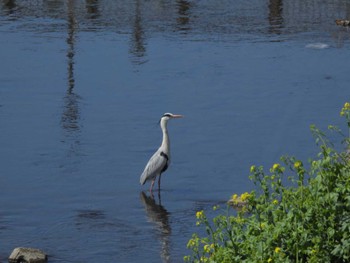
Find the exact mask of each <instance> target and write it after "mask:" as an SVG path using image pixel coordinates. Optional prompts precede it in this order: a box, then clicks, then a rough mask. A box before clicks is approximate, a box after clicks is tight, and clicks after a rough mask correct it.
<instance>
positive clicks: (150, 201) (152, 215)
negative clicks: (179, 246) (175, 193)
mask: <svg viewBox="0 0 350 263" xmlns="http://www.w3.org/2000/svg"><path fill="white" fill-rule="evenodd" d="M158 199H159V202H158V204H157V203H156V201H155V199H154V197H153V195H152V194H151V195H150V196H147V195H146V194H145V193H144V192H141V193H140V200H141V202H142V203H143V205H144V206H145V211H146V216H147V219H148V221H149V222H151V223H153V224H154V226H155V229H156V231H157V233H158V235H157V236H158V237H159V241H160V244H161V251H160V256H161V258H162V261H163V262H171V260H170V247H171V246H170V235H171V227H170V224H169V215H170V213H169V212H168V211H167V210H166V209H165V208H164V207H163V206H162V205H161V199H160V195H158Z"/></svg>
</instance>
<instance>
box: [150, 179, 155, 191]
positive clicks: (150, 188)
mask: <svg viewBox="0 0 350 263" xmlns="http://www.w3.org/2000/svg"><path fill="white" fill-rule="evenodd" d="M155 181H156V179H155V178H154V179H153V180H152V183H151V187H150V188H149V191H150V192H151V193H152V189H153V185H154V182H155Z"/></svg>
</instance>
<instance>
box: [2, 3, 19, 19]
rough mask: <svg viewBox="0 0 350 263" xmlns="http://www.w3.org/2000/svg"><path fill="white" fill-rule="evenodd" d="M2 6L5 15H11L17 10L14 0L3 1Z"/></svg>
mask: <svg viewBox="0 0 350 263" xmlns="http://www.w3.org/2000/svg"><path fill="white" fill-rule="evenodd" d="M2 4H3V9H4V10H6V13H7V15H11V14H13V13H14V12H15V10H16V8H17V4H16V1H15V0H4V1H3V2H2Z"/></svg>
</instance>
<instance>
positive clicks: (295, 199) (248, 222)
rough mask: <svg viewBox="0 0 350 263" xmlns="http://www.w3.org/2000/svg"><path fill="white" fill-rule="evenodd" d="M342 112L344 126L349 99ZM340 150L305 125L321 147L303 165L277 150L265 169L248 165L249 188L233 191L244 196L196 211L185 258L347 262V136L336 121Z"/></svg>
mask: <svg viewBox="0 0 350 263" xmlns="http://www.w3.org/2000/svg"><path fill="white" fill-rule="evenodd" d="M341 116H344V117H345V118H346V121H347V126H348V129H350V103H345V105H344V107H343V108H342V110H341ZM329 129H330V130H331V131H336V132H337V133H338V134H340V135H342V143H343V145H345V146H346V149H345V150H340V151H337V150H335V149H334V148H335V147H334V146H333V144H332V143H331V142H330V141H329V140H328V139H327V136H326V135H325V134H324V133H323V132H321V131H320V130H319V129H317V128H316V127H315V126H314V125H312V126H311V132H312V134H313V136H314V137H315V139H316V143H317V145H318V146H319V147H320V152H319V154H318V155H317V157H316V158H315V159H313V160H310V161H309V164H308V165H304V163H303V162H302V161H301V160H298V159H296V158H294V157H289V156H284V157H282V158H281V161H282V164H278V163H277V164H274V165H273V166H272V168H271V169H270V170H269V173H268V174H266V173H265V172H264V169H263V167H261V166H260V167H257V166H252V167H251V169H250V179H251V180H252V182H253V183H254V184H255V186H256V190H255V191H252V192H251V193H244V194H242V195H240V197H239V196H238V195H237V194H235V195H233V196H232V201H233V203H235V202H238V200H239V201H243V202H244V206H243V208H242V209H240V210H239V211H237V212H235V211H233V210H232V209H231V208H230V207H227V209H226V210H225V211H222V212H221V214H219V215H218V216H216V217H215V218H214V219H213V220H209V219H208V218H207V217H206V215H205V212H204V211H199V212H197V214H196V217H197V223H196V224H197V225H199V226H204V228H205V234H204V237H200V236H199V235H198V234H193V236H192V238H191V239H190V240H189V242H188V244H187V247H188V248H189V249H190V250H192V255H189V256H185V257H184V260H185V261H186V262H220V263H225V262H230V263H231V262H269V263H272V262H311V263H312V262H315V263H316V262H350V161H349V160H350V158H349V152H348V149H349V145H350V144H349V137H348V136H344V135H343V134H342V133H341V131H340V129H338V128H336V127H334V126H329Z"/></svg>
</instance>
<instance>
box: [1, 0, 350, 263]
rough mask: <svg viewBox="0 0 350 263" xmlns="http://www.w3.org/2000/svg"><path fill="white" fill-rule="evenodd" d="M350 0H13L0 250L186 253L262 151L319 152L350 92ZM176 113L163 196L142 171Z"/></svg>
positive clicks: (64, 254)
mask: <svg viewBox="0 0 350 263" xmlns="http://www.w3.org/2000/svg"><path fill="white" fill-rule="evenodd" d="M349 10H350V9H349V3H348V2H347V1H340V0H339V1H286V0H285V1H282V0H270V1H249V2H247V1H234V2H232V1H220V2H218V1H204V0H203V1H184V0H181V1H180V0H179V1H141V0H139V1H137V0H135V1H133V2H128V1H127V2H125V1H107V0H105V1H102V0H101V1H97V0H95V1H92V0H90V1H88V0H87V1H69V3H66V2H65V1H47V2H42V1H10V0H8V1H3V2H2V3H1V4H0V32H1V35H0V45H1V49H0V57H1V63H0V72H1V73H0V122H1V125H0V134H1V136H0V145H1V147H0V173H1V179H0V182H1V183H0V187H1V194H0V197H1V198H0V200H1V212H0V236H1V244H2V245H1V248H0V260H1V261H6V258H7V257H8V255H9V254H10V252H11V251H12V249H13V248H14V247H18V246H28V247H36V248H41V249H43V250H44V251H46V252H47V253H48V254H49V256H50V262H145V261H147V262H181V261H182V258H183V256H184V255H186V254H187V253H189V252H188V251H187V250H186V243H187V240H188V239H189V238H190V237H191V235H192V233H193V232H195V231H197V228H196V226H195V212H196V211H198V210H201V209H205V210H207V211H209V212H208V213H209V214H212V213H213V212H211V207H212V206H213V205H216V204H222V207H225V205H224V202H225V201H226V200H227V199H228V198H229V196H230V195H231V194H233V193H241V192H244V191H249V190H251V189H253V185H252V184H251V182H250V181H249V179H248V174H249V167H250V165H252V164H257V165H264V166H266V167H267V168H268V167H270V166H271V165H272V164H273V163H275V162H278V161H279V157H280V156H281V155H282V154H290V155H296V156H298V157H299V158H301V159H303V160H306V159H307V158H308V157H310V156H314V155H315V154H316V153H317V148H316V147H315V145H314V143H313V139H312V137H311V135H310V132H309V125H310V124H312V123H315V124H316V125H318V126H319V127H320V128H323V129H325V128H326V127H327V125H328V124H331V123H332V124H337V125H339V126H341V128H344V129H345V126H344V123H342V121H341V118H340V117H339V111H340V108H341V107H342V105H343V103H344V102H345V101H346V100H348V98H349V95H350V92H349V89H348V83H349V74H348V61H349V59H350V50H349V47H350V46H349V44H350V43H349V34H350V33H349V31H348V30H347V28H343V27H337V26H336V25H335V23H334V20H335V19H338V18H346V17H349ZM164 112H173V113H179V114H183V115H185V118H183V119H179V120H172V121H171V122H169V132H170V138H171V143H172V145H171V146H172V164H171V166H170V168H169V170H168V171H167V173H166V174H165V175H164V177H163V179H162V190H161V192H160V195H159V196H158V193H157V192H156V193H155V195H154V198H152V196H150V194H149V193H148V192H147V189H148V185H147V186H145V187H141V186H140V185H139V175H140V173H141V172H142V170H143V167H144V165H145V164H146V162H147V161H148V158H149V157H150V156H151V155H152V153H153V152H154V151H155V150H156V149H157V147H158V146H159V144H160V142H161V131H160V128H159V127H158V120H159V118H160V117H161V115H162V114H163V113H164Z"/></svg>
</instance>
